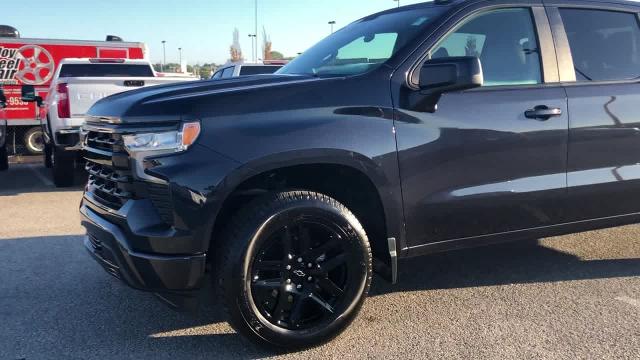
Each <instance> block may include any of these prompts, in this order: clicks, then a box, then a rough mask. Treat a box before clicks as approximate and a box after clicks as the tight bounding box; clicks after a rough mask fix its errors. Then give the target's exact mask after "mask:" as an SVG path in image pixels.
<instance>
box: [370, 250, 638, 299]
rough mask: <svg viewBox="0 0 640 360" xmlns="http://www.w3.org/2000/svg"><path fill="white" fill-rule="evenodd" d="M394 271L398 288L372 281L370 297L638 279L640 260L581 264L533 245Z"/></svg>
mask: <svg viewBox="0 0 640 360" xmlns="http://www.w3.org/2000/svg"><path fill="white" fill-rule="evenodd" d="M399 269H400V270H399V283H398V284H397V285H390V284H389V283H387V282H384V281H375V282H374V284H373V285H372V289H371V294H370V296H377V295H384V294H388V293H393V292H402V291H420V290H433V289H455V288H468V287H483V286H496V285H509V284H531V283H552V282H562V281H576V280H590V279H607V278H618V277H631V276H640V258H629V259H611V260H583V259H581V258H579V257H577V256H575V255H573V254H570V253H565V252H562V251H559V250H556V249H553V248H550V247H547V246H544V245H542V244H540V243H539V241H538V240H532V241H524V242H513V243H505V244H498V245H493V246H486V247H479V248H472V249H465V250H458V251H452V252H448V253H440V254H433V255H428V256H423V257H416V258H411V259H406V260H404V261H402V262H401V263H400V265H399Z"/></svg>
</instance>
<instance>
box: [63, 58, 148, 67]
mask: <svg viewBox="0 0 640 360" xmlns="http://www.w3.org/2000/svg"><path fill="white" fill-rule="evenodd" d="M63 64H116V65H117V64H128V65H131V64H134V65H135V64H137V65H149V66H151V63H150V62H149V61H148V60H144V59H96V58H65V59H62V60H60V65H63Z"/></svg>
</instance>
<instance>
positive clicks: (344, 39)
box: [277, 6, 446, 76]
mask: <svg viewBox="0 0 640 360" xmlns="http://www.w3.org/2000/svg"><path fill="white" fill-rule="evenodd" d="M445 10H446V7H442V6H437V7H425V8H420V9H415V8H414V9H407V10H404V11H397V12H392V13H385V14H381V15H373V16H370V17H367V18H364V19H362V20H359V21H356V22H355V23H353V24H351V25H348V26H347V27H345V28H344V29H342V30H340V31H338V32H336V33H334V34H332V35H331V36H329V37H328V38H326V39H324V40H322V41H321V42H320V43H318V44H317V45H315V46H314V47H312V48H311V49H309V50H307V51H306V52H305V53H304V54H302V55H300V56H299V57H297V58H296V59H295V60H293V61H292V62H291V63H289V64H288V65H287V66H285V67H283V68H282V69H280V70H279V71H278V72H277V73H278V74H306V75H315V76H347V75H359V74H363V73H366V72H368V71H371V70H373V69H376V68H378V67H380V66H382V64H384V63H385V62H386V61H387V60H389V59H390V58H391V57H392V56H393V55H394V54H396V53H397V52H398V51H400V50H402V49H403V48H404V47H405V46H406V45H407V44H409V43H410V42H412V41H413V40H414V39H415V38H416V37H417V36H419V35H420V34H424V30H425V28H426V27H427V26H428V25H429V24H431V22H433V20H435V19H436V18H438V17H439V16H440V15H441V14H442V13H443V12H444V11H445Z"/></svg>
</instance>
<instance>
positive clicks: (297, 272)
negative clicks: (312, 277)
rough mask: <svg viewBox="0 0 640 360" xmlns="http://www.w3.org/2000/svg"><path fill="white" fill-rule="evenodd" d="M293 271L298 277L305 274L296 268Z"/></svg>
mask: <svg viewBox="0 0 640 360" xmlns="http://www.w3.org/2000/svg"><path fill="white" fill-rule="evenodd" d="M293 273H294V274H296V276H299V277H304V275H305V274H304V271H302V270H296V271H294V272H293Z"/></svg>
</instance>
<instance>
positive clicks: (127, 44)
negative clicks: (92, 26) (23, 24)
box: [0, 37, 145, 48]
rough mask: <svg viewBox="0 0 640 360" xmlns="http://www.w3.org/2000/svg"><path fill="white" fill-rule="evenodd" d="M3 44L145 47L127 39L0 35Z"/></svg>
mask: <svg viewBox="0 0 640 360" xmlns="http://www.w3.org/2000/svg"><path fill="white" fill-rule="evenodd" d="M0 43H3V44H33V45H47V44H51V45H85V46H100V47H118V48H120V47H144V46H145V45H144V43H142V42H126V41H100V40H68V39H41V38H7V37H0Z"/></svg>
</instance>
